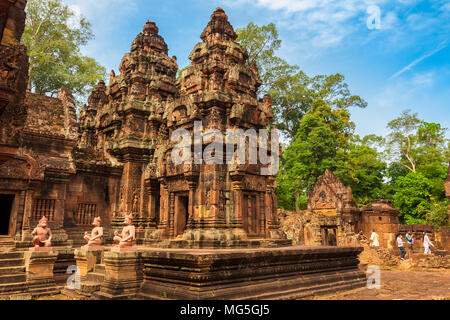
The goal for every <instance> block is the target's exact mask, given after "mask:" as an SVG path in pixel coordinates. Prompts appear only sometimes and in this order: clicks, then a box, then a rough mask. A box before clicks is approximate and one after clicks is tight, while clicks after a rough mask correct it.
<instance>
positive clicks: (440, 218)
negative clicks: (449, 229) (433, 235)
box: [426, 200, 449, 229]
mask: <svg viewBox="0 0 450 320" xmlns="http://www.w3.org/2000/svg"><path fill="white" fill-rule="evenodd" d="M448 206H449V201H448V200H444V201H433V202H432V203H431V205H430V210H429V211H428V212H427V215H426V221H427V223H429V224H432V225H433V226H434V227H435V228H436V229H440V228H441V227H444V226H447V225H448V223H449V221H448Z"/></svg>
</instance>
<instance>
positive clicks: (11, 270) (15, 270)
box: [0, 266, 25, 276]
mask: <svg viewBox="0 0 450 320" xmlns="http://www.w3.org/2000/svg"><path fill="white" fill-rule="evenodd" d="M21 273H25V266H20V267H6V268H0V276H3V275H11V274H21Z"/></svg>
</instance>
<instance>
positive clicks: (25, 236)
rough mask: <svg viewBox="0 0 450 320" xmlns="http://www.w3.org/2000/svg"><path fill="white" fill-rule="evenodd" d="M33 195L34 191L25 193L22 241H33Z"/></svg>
mask: <svg viewBox="0 0 450 320" xmlns="http://www.w3.org/2000/svg"><path fill="white" fill-rule="evenodd" d="M33 195H34V190H31V189H30V190H27V191H26V193H25V204H24V210H23V223H22V241H31V240H32V239H33V237H32V236H31V226H30V220H31V212H32V210H33Z"/></svg>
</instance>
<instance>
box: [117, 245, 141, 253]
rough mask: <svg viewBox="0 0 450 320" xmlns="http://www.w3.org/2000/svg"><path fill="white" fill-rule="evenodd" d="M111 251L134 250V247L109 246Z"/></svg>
mask: <svg viewBox="0 0 450 320" xmlns="http://www.w3.org/2000/svg"><path fill="white" fill-rule="evenodd" d="M111 251H112V252H136V247H134V246H132V247H119V246H116V247H112V248H111Z"/></svg>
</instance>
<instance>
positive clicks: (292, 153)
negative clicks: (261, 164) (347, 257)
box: [277, 99, 354, 209]
mask: <svg viewBox="0 0 450 320" xmlns="http://www.w3.org/2000/svg"><path fill="white" fill-rule="evenodd" d="M353 130H354V124H353V123H352V122H351V121H350V114H349V113H348V111H347V110H345V109H333V108H331V106H329V105H328V104H326V103H325V102H324V101H323V100H321V99H318V100H316V101H315V102H314V104H313V106H312V108H311V109H310V110H308V111H307V112H306V114H305V116H304V117H303V118H302V119H301V121H300V126H299V129H298V131H297V134H296V136H295V139H294V140H293V141H292V142H291V143H290V145H289V146H288V147H287V148H286V150H285V151H284V154H283V157H282V159H281V168H280V172H279V175H278V180H277V196H279V198H280V202H279V203H280V205H281V206H284V208H286V209H293V208H296V209H302V207H301V204H300V203H299V200H300V199H304V198H305V197H306V194H307V191H308V190H310V189H312V187H313V186H314V184H315V183H316V181H317V179H318V178H319V177H320V176H321V175H322V174H323V172H324V171H325V169H327V168H329V169H331V170H332V171H334V170H336V169H337V168H338V167H340V166H341V165H342V163H343V161H344V159H345V151H346V150H347V149H348V144H349V139H350V136H351V134H352V133H353ZM302 204H303V205H305V201H303V202H302Z"/></svg>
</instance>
